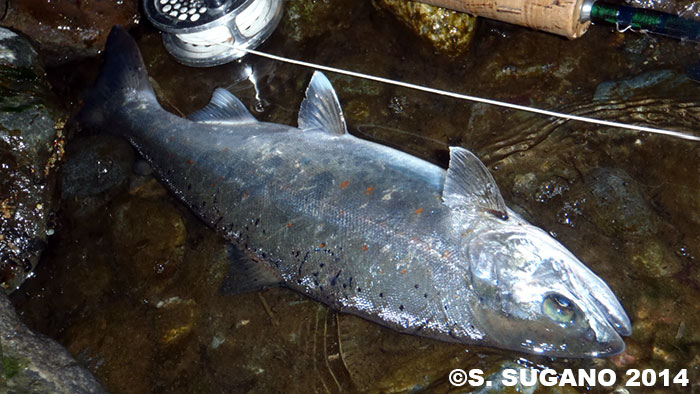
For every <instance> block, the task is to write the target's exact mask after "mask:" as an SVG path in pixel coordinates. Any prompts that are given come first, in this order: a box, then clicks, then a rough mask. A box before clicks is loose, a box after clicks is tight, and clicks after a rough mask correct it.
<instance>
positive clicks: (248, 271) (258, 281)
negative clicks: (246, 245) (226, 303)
mask: <svg viewBox="0 0 700 394" xmlns="http://www.w3.org/2000/svg"><path fill="white" fill-rule="evenodd" d="M226 254H227V256H228V261H229V270H228V274H227V275H226V277H225V278H224V280H223V282H222V283H221V287H220V288H219V292H220V293H221V294H241V293H249V292H254V291H258V290H263V289H267V288H270V287H276V286H280V285H282V277H281V276H280V275H279V274H278V273H277V272H275V271H274V270H273V269H272V268H270V267H269V266H268V265H267V264H266V263H264V262H262V261H258V260H257V259H256V258H253V257H251V256H250V255H249V254H248V253H246V252H244V251H243V250H241V249H240V248H238V247H237V246H236V245H233V244H231V243H229V244H227V245H226Z"/></svg>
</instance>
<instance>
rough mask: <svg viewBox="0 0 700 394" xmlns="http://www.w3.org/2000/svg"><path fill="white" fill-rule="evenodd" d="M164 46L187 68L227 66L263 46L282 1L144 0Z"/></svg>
mask: <svg viewBox="0 0 700 394" xmlns="http://www.w3.org/2000/svg"><path fill="white" fill-rule="evenodd" d="M144 8H145V12H146V17H147V18H148V20H149V21H151V23H153V25H154V26H155V27H157V28H158V29H159V30H161V31H163V44H164V45H165V48H166V49H167V50H168V52H170V54H171V55H173V57H175V59H177V61H179V62H180V63H182V64H185V65H187V66H193V67H209V66H216V65H219V64H224V63H228V62H230V61H232V60H235V59H238V58H241V57H243V55H245V51H242V50H240V48H244V49H248V48H250V49H252V48H255V47H257V46H258V45H260V44H262V43H263V41H265V40H266V39H267V38H268V37H270V35H271V34H272V32H273V31H274V30H275V28H276V27H277V25H278V24H279V21H280V19H281V18H282V0H145V1H144Z"/></svg>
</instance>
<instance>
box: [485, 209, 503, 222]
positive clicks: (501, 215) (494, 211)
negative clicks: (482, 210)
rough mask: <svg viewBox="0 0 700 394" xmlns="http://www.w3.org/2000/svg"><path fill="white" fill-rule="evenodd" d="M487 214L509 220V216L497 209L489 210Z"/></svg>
mask: <svg viewBox="0 0 700 394" xmlns="http://www.w3.org/2000/svg"><path fill="white" fill-rule="evenodd" d="M486 213H490V214H491V215H493V216H495V217H497V218H499V219H501V220H508V214H507V213H505V212H503V211H499V210H497V209H487V210H486Z"/></svg>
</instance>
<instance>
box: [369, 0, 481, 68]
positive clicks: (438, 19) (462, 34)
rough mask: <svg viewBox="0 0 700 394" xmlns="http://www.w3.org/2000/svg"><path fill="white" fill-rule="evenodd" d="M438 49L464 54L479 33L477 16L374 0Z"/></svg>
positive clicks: (396, 0)
mask: <svg viewBox="0 0 700 394" xmlns="http://www.w3.org/2000/svg"><path fill="white" fill-rule="evenodd" d="M374 4H375V6H377V7H379V8H381V9H384V10H387V11H389V12H391V13H392V14H394V15H395V16H396V17H397V18H398V19H399V20H400V21H401V22H402V23H403V24H404V25H406V26H407V27H408V28H409V29H410V30H411V31H413V32H414V33H416V34H417V35H418V36H420V37H421V38H423V39H425V40H427V41H428V42H430V43H431V44H432V45H433V46H434V47H435V49H437V50H439V51H440V52H443V53H445V54H447V55H449V56H460V55H464V54H465V53H466V52H467V51H468V50H469V48H470V46H471V43H472V41H473V40H474V35H475V33H476V27H477V22H476V17H474V16H471V15H469V14H465V13H462V12H457V11H451V10H448V9H446V8H440V7H436V6H432V5H428V4H425V3H419V2H417V1H405V0H375V1H374Z"/></svg>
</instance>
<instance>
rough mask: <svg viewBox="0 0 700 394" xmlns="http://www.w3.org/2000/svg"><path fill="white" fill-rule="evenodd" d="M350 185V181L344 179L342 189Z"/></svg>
mask: <svg viewBox="0 0 700 394" xmlns="http://www.w3.org/2000/svg"><path fill="white" fill-rule="evenodd" d="M348 186H350V182H348V181H343V183H341V184H340V190H343V189H345V188H346V187H348Z"/></svg>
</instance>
